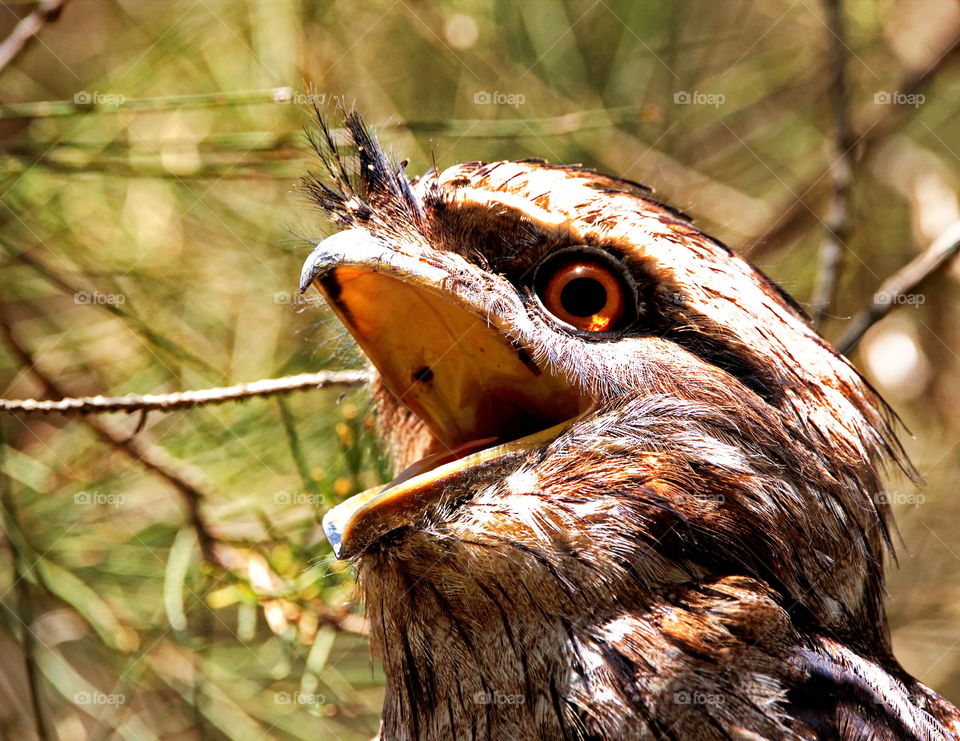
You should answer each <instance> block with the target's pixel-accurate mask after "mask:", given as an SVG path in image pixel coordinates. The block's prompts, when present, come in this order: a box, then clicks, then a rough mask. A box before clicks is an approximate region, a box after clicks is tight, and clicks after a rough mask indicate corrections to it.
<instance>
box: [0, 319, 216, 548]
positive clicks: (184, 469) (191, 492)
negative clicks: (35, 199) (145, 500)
mask: <svg viewBox="0 0 960 741" xmlns="http://www.w3.org/2000/svg"><path fill="white" fill-rule="evenodd" d="M0 329H2V330H3V333H4V336H5V339H6V341H7V344H8V345H9V346H10V349H11V350H12V351H13V353H14V355H15V356H16V357H17V359H18V360H19V361H20V364H21V366H22V367H23V368H24V369H26V370H29V371H30V372H31V373H32V374H33V375H34V376H36V378H37V380H38V381H40V383H41V384H43V387H44V389H45V391H46V392H47V393H48V394H50V395H54V396H60V397H63V396H65V395H66V394H65V393H64V391H63V389H62V388H61V387H60V385H59V384H58V383H57V382H56V381H55V380H54V379H53V378H52V377H51V376H49V375H47V374H46V373H45V372H44V371H43V370H42V369H41V368H40V367H39V366H38V365H37V363H36V362H35V360H34V358H33V356H32V355H31V354H30V351H29V350H27V348H26V347H25V346H24V345H23V344H21V343H20V341H19V339H18V338H17V337H16V335H15V334H14V333H13V329H12V328H11V327H10V325H9V324H8V323H7V321H6V320H5V319H4V318H3V317H2V316H0ZM82 419H83V422H84V424H86V425H87V427H89V428H90V429H91V430H93V431H94V432H95V433H97V435H98V436H99V437H100V438H101V439H102V440H104V441H105V442H107V443H108V444H110V445H112V446H113V447H114V448H116V449H117V450H119V451H122V452H123V453H124V454H126V455H127V456H128V457H130V458H132V459H133V460H135V461H137V462H139V463H141V464H142V465H143V466H144V467H145V468H146V469H147V470H149V471H151V472H152V473H155V474H157V475H158V476H160V477H161V478H163V479H165V480H166V481H167V483H169V484H170V485H171V486H173V488H174V489H176V490H177V491H178V492H179V493H180V495H181V496H182V498H183V502H184V505H185V506H186V508H187V513H188V519H189V520H190V524H191V527H193V529H194V531H195V532H196V534H197V542H198V543H199V544H200V551H201V553H202V554H203V557H204V558H205V559H207V560H208V561H211V562H213V563H218V562H219V561H218V557H217V553H216V542H217V541H216V537H215V536H214V535H213V534H212V533H211V532H210V528H209V526H208V525H207V523H206V522H205V521H204V519H203V515H202V513H201V510H200V504H201V502H202V501H203V499H204V498H205V497H206V496H207V494H206V493H205V492H206V491H207V490H209V489H210V488H211V487H210V485H209V484H208V482H207V481H206V479H205V477H204V476H203V474H202V473H200V472H199V471H196V470H194V469H192V468H189V467H188V466H187V465H186V464H184V463H183V462H181V461H178V460H176V459H175V458H173V457H172V456H171V455H170V454H169V453H167V451H166V450H164V449H163V448H161V447H159V446H157V445H154V444H152V443H150V442H147V441H145V440H144V439H143V438H142V437H139V436H138V437H131V436H130V435H128V434H127V433H126V432H125V431H123V430H121V429H119V428H117V427H115V426H114V425H110V424H107V422H106V421H105V420H101V419H98V418H96V417H83V418H82Z"/></svg>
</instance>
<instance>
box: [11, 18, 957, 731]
mask: <svg viewBox="0 0 960 741" xmlns="http://www.w3.org/2000/svg"><path fill="white" fill-rule="evenodd" d="M836 6H837V3H835V2H832V0H827V2H826V4H821V2H818V0H765V1H764V2H762V3H761V2H749V1H747V0H729V1H728V2H724V3H718V2H712V1H711V2H707V1H706V0H691V1H689V2H684V3H654V2H643V3H640V2H615V1H614V0H529V1H528V2H522V3H513V2H506V1H505V0H498V1H495V2H480V1H479V0H443V1H442V2H431V3H427V2H418V1H417V0H371V1H370V2H364V3H357V2H352V1H347V0H325V1H319V2H311V1H309V0H243V1H242V2H224V1H223V0H197V1H196V2H195V1H193V0H168V1H165V2H142V1H141V0H69V1H67V2H62V1H61V2H51V1H50V0H46V2H42V3H39V4H37V3H30V2H22V3H21V2H19V1H18V0H7V1H6V2H4V4H3V7H2V8H0V39H6V41H3V42H0V193H2V198H0V200H2V208H0V330H2V337H0V396H2V397H4V398H7V399H29V398H34V399H53V398H60V397H63V396H94V395H98V394H102V395H106V396H122V395H125V394H147V393H151V394H160V393H169V392H175V391H181V390H190V389H204V388H210V387H220V386H225V385H230V384H236V383H241V382H247V381H256V380H259V379H266V378H275V377H281V376H286V375H290V374H297V373H304V372H315V371H319V370H323V369H357V368H362V367H363V361H362V358H361V357H360V355H359V354H358V352H357V350H356V349H355V348H354V346H353V345H352V343H351V341H350V340H349V338H348V337H346V336H345V335H344V333H343V332H342V331H341V329H340V328H339V326H338V325H337V324H336V323H335V322H334V321H333V320H332V318H331V317H330V315H329V313H328V312H327V311H326V310H325V309H324V308H323V307H321V306H317V305H315V301H314V300H313V299H311V298H309V297H308V298H306V299H302V298H300V297H298V296H297V295H296V293H295V287H296V281H297V278H298V276H299V271H300V266H301V264H302V262H303V260H304V258H305V257H306V255H307V254H308V252H309V249H310V241H311V240H317V239H319V238H320V237H322V236H323V235H325V234H326V233H329V231H330V227H329V226H328V225H326V224H324V223H322V221H321V220H320V219H319V217H318V215H317V214H315V213H314V212H313V211H312V210H311V207H310V205H309V204H308V203H307V201H306V198H305V197H304V196H303V195H302V194H300V193H298V190H297V181H298V178H299V177H300V176H301V175H303V174H304V173H305V172H306V171H307V170H308V169H310V168H311V167H314V166H315V163H314V162H313V160H312V159H311V156H310V153H309V151H308V149H307V147H306V146H305V140H304V137H303V134H302V132H303V130H304V128H305V127H309V126H310V121H311V114H310V112H309V106H310V103H311V102H317V103H318V104H320V105H321V106H323V105H329V103H330V101H332V100H333V98H334V97H335V96H343V97H344V98H345V99H346V100H347V101H348V103H355V104H356V105H357V107H358V108H359V109H360V110H361V111H362V112H363V113H364V114H365V116H366V117H367V119H368V121H369V122H371V123H372V124H374V125H375V126H376V128H377V129H378V131H379V133H380V138H381V140H382V141H383V142H384V144H385V146H386V148H387V149H388V150H390V151H392V152H394V153H395V154H396V156H397V158H398V159H400V158H408V159H409V160H410V166H409V168H408V171H409V172H411V173H417V172H419V171H422V170H425V169H426V168H428V167H429V166H431V165H432V164H434V163H436V165H438V166H440V167H445V166H448V165H451V164H454V163H457V162H461V161H467V160H496V159H518V158H523V157H542V158H546V159H548V160H550V161H552V162H560V163H584V164H585V165H588V166H590V167H595V168H598V169H601V170H604V171H607V172H610V173H613V174H616V175H620V176H624V177H628V178H631V179H634V180H639V181H641V182H643V183H646V184H648V185H650V186H653V187H654V188H655V189H656V191H657V195H658V197H660V198H661V199H664V200H667V201H669V202H671V203H672V204H673V205H675V206H678V207H680V208H682V209H684V210H685V211H686V212H688V213H689V214H690V215H691V216H693V217H694V218H695V219H696V220H697V222H698V223H699V224H700V225H701V226H703V227H704V228H705V229H707V230H708V231H710V232H712V233H713V234H714V235H715V236H717V237H719V238H721V239H722V240H724V241H725V242H727V243H728V244H730V245H731V246H732V247H734V248H735V249H737V250H739V251H741V252H743V253H745V254H746V255H748V256H749V257H750V258H751V259H752V260H754V261H755V262H756V263H757V264H759V265H760V266H761V267H762V268H763V269H764V270H765V271H767V272H768V273H769V274H770V275H771V276H772V277H773V278H774V279H775V280H777V281H778V282H779V283H780V284H781V285H783V286H784V287H785V288H786V289H787V290H788V291H789V292H791V293H792V294H793V295H794V296H795V297H797V299H798V300H800V301H801V302H802V303H804V304H805V305H806V306H807V307H808V308H809V309H811V311H814V312H817V311H818V307H821V308H824V307H825V310H824V311H822V312H821V313H822V330H823V332H824V334H825V336H826V337H827V338H828V339H830V340H832V341H840V340H841V338H843V336H844V335H845V333H846V332H848V331H850V327H851V325H852V317H854V316H856V315H857V314H858V312H859V311H860V310H861V309H863V308H864V307H866V306H868V305H870V303H871V302H872V301H876V302H877V303H878V305H883V304H884V303H886V304H887V306H888V308H893V309H894V310H893V311H892V312H891V314H890V316H888V317H887V318H885V319H883V320H882V321H880V322H878V323H876V324H875V325H874V326H873V327H872V329H870V331H869V332H868V333H867V335H866V337H865V338H864V340H863V341H862V342H861V343H860V345H859V346H858V347H857V349H856V350H854V351H853V352H852V353H851V357H852V359H853V361H854V362H855V363H856V364H857V365H858V367H860V368H861V369H862V370H863V372H864V373H865V374H866V375H867V376H868V378H869V379H870V380H871V382H873V383H874V384H875V385H876V386H877V388H878V389H879V390H880V391H881V393H882V394H883V395H884V396H886V397H887V398H888V399H889V400H890V402H891V403H892V405H893V406H894V408H895V409H896V410H897V411H898V412H899V413H900V415H901V416H902V417H903V420H904V422H905V424H906V426H907V427H908V428H909V430H910V431H911V432H912V436H910V435H906V436H905V442H906V445H907V448H908V450H909V452H910V454H911V455H912V457H913V460H914V461H915V463H916V465H917V467H918V469H919V470H920V471H921V473H922V474H923V476H924V477H925V478H926V481H927V484H926V486H924V487H917V486H916V485H914V484H911V483H909V482H908V481H905V480H903V479H902V478H896V477H894V478H893V479H892V480H891V482H890V486H889V488H888V490H887V491H886V492H879V493H878V496H883V497H887V498H888V499H889V501H891V502H892V503H893V505H894V508H895V511H896V514H897V518H898V522H899V526H900V533H901V537H902V541H903V546H902V547H901V548H900V549H899V554H898V555H899V569H896V570H894V571H893V572H892V576H891V580H890V600H889V609H890V619H891V627H892V631H893V638H894V643H895V646H896V651H897V654H898V656H899V658H900V659H901V661H902V662H903V663H904V665H905V666H906V668H907V669H908V670H909V671H911V672H912V673H914V674H915V675H916V676H918V677H919V678H920V679H921V680H922V681H924V682H925V683H927V684H929V685H930V686H932V687H933V688H935V689H936V690H938V691H939V692H941V693H942V694H944V695H945V696H946V697H948V698H949V699H951V700H952V701H953V702H960V496H958V492H957V488H958V487H957V484H956V482H957V480H958V476H960V444H958V443H960V415H958V414H957V413H956V410H957V408H958V403H960V358H958V355H957V352H958V349H960V321H958V319H960V301H958V294H957V290H956V287H957V281H958V279H960V265H955V264H951V263H950V262H949V261H946V260H943V261H942V264H941V265H939V267H938V268H937V270H935V271H931V275H930V277H929V278H927V279H926V280H925V281H923V282H922V283H921V284H919V285H917V286H909V290H908V291H906V292H905V293H903V294H899V293H898V294H890V293H889V292H886V287H883V286H882V284H883V281H884V279H886V278H887V277H888V276H890V275H892V274H894V273H896V272H897V271H898V270H900V269H901V268H902V267H903V266H904V265H907V264H908V263H909V262H910V261H911V260H913V259H914V258H916V257H917V256H918V255H919V254H921V252H922V251H923V250H924V249H926V248H927V247H928V246H929V245H930V244H931V243H933V242H934V241H935V240H936V238H937V237H938V235H941V234H942V233H943V232H944V231H945V230H947V229H948V228H949V227H950V225H951V224H953V223H955V222H956V221H957V219H958V218H960V210H958V200H957V193H958V183H960V162H958V153H960V126H958V125H957V115H958V112H960V64H958V61H960V60H958V57H960V53H958V51H960V49H958V39H960V6H958V3H957V2H955V0H845V2H843V4H842V8H840V14H839V22H838V16H837V15H836V14H835V13H834V12H833V11H834V10H836ZM34 34H35V35H34ZM840 70H843V71H844V72H845V74H843V75H838V71H840ZM825 222H826V224H829V226H830V228H831V229H832V230H833V233H834V235H835V236H836V237H837V239H836V240H834V241H833V243H832V242H831V240H830V239H827V238H826V235H827V233H828V230H827V226H826V224H825ZM825 243H826V247H825V246H824V245H825ZM831 244H833V247H831ZM824 256H825V257H826V261H825V262H824V259H823V258H824ZM835 258H839V260H837V259H835ZM823 265H826V267H821V266H823ZM833 278H835V279H836V280H833ZM818 291H819V292H820V293H819V294H818V293H817V292H818ZM817 296H820V297H821V298H823V297H829V298H831V299H832V300H831V303H830V304H829V305H825V304H822V303H818V299H817V298H816V297H817ZM891 296H892V298H891ZM891 304H892V306H891ZM367 402H368V397H367V395H366V393H365V391H364V389H363V387H362V385H356V384H354V385H351V386H337V387H335V388H330V389H325V390H310V391H301V392H299V393H295V394H291V395H280V396H271V397H262V398H261V397H256V398H251V399H248V400H246V401H241V402H233V403H227V404H220V405H203V406H195V407H192V408H189V409H182V410H177V411H171V412H169V413H163V412H156V411H154V412H151V413H149V414H139V413H134V414H116V413H115V414H107V415H96V414H88V415H84V416H79V415H75V414H74V415H65V414H49V415H37V414H27V413H23V412H22V411H21V412H16V413H2V412H0V499H2V505H3V506H2V516H3V531H4V534H5V538H4V541H3V543H2V548H3V549H4V554H3V557H2V558H0V734H2V737H3V738H7V739H17V740H18V741H19V740H21V739H27V740H28V739H32V738H42V739H63V740H64V741H74V740H76V741H81V740H84V739H107V738H121V739H130V740H131V741H133V740H136V741H143V740H145V739H199V738H204V739H254V740H256V739H273V738H277V739H369V738H370V737H371V736H373V735H374V734H375V733H376V731H377V722H378V721H377V716H378V711H379V703H380V696H381V691H380V684H381V681H382V675H381V674H380V671H379V668H378V667H376V666H372V665H371V662H370V660H369V658H368V655H367V650H366V641H365V637H364V631H365V625H364V621H363V617H362V609H361V608H360V607H359V606H357V605H354V604H353V603H352V601H351V600H352V595H353V591H352V583H351V575H350V573H349V571H347V570H345V569H344V568H343V567H342V566H341V565H339V564H338V563H337V562H335V561H334V560H333V559H332V558H331V555H330V550H329V547H328V545H327V543H326V541H325V540H324V538H323V537H322V535H321V533H320V530H319V526H318V523H319V519H320V517H321V516H322V514H323V512H324V511H325V509H326V508H327V507H328V506H329V505H330V504H331V503H332V502H335V501H338V500H340V499H341V498H343V497H345V496H347V495H349V494H352V493H354V492H356V491H359V490H362V489H364V488H367V487H368V486H371V485H372V484H374V483H377V482H379V481H381V480H383V479H384V478H385V477H386V475H387V472H386V471H387V466H386V463H385V462H384V460H383V458H382V456H381V454H380V452H379V450H378V448H377V446H376V443H375V441H374V440H372V438H371V434H370V425H371V420H370V415H369V414H368V403H367Z"/></svg>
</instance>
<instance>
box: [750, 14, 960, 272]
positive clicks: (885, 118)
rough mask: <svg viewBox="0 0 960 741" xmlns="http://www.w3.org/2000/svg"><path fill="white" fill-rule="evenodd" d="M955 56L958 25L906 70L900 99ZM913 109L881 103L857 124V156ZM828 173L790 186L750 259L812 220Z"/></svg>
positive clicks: (826, 170)
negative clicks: (919, 65)
mask: <svg viewBox="0 0 960 741" xmlns="http://www.w3.org/2000/svg"><path fill="white" fill-rule="evenodd" d="M958 57H960V29H957V33H955V34H954V35H953V37H951V39H950V41H949V42H947V44H945V45H944V46H943V47H942V48H940V49H938V50H937V51H936V52H935V53H934V54H933V55H932V60H933V61H931V62H930V64H928V65H927V66H926V67H924V68H923V69H921V70H920V71H918V72H914V73H911V74H908V75H907V76H906V77H904V78H903V79H902V80H901V81H900V84H899V85H897V87H896V90H898V91H899V92H901V93H903V95H902V96H900V99H902V100H909V98H910V96H912V95H914V94H916V93H919V92H920V91H922V90H924V89H925V88H926V86H927V85H929V84H930V82H931V81H932V80H933V79H934V78H935V77H936V76H937V74H938V73H939V72H940V71H942V70H943V69H945V68H946V67H947V66H949V65H950V64H952V63H953V62H954V61H956V60H957V58H958ZM916 110H917V109H916V107H914V106H912V105H909V104H907V103H898V102H896V101H894V102H893V103H891V104H890V105H887V106H884V113H883V114H882V115H881V116H880V117H879V118H878V119H876V120H874V121H873V122H870V123H868V124H867V125H865V126H861V127H859V130H860V131H861V132H862V133H861V134H857V135H855V136H854V137H853V141H854V142H856V149H857V152H856V153H857V156H858V159H859V160H860V161H865V160H866V159H867V157H869V156H870V155H872V154H873V153H874V151H876V149H877V146H878V145H879V144H881V143H883V142H884V141H886V139H887V137H888V136H889V135H890V134H892V133H894V132H895V131H896V130H897V129H898V128H899V127H900V126H901V125H903V124H904V123H905V122H906V121H907V120H908V119H909V118H910V117H911V116H912V115H913V114H914V113H916ZM828 173H829V167H826V168H824V169H823V170H821V171H819V172H817V173H816V174H815V175H814V176H812V177H811V178H809V179H808V180H806V181H805V182H803V183H800V184H799V185H798V186H797V187H795V188H793V193H795V194H796V195H793V194H791V196H790V199H789V202H788V203H785V204H784V205H783V206H782V207H779V208H775V209H774V213H776V214H778V216H777V217H776V218H775V219H773V220H772V221H771V222H770V223H769V224H767V226H766V227H764V228H763V229H761V230H759V231H758V232H757V236H756V238H755V239H753V240H752V241H753V245H752V246H751V247H750V248H749V249H748V250H745V252H746V254H747V255H749V257H750V259H752V260H756V259H757V258H759V257H761V256H765V255H768V254H771V253H773V252H776V251H777V250H778V249H780V248H782V247H783V246H785V245H787V244H789V243H790V242H791V241H792V240H793V239H794V238H795V237H796V236H797V235H798V234H801V233H802V232H803V230H804V229H805V228H806V227H807V225H808V224H809V223H810V221H811V220H814V219H816V218H817V214H818V213H819V212H820V207H821V204H822V203H823V200H824V197H825V196H826V195H827V192H828V188H827V186H828V183H827V182H826V180H825V178H826V177H827V175H828Z"/></svg>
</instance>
